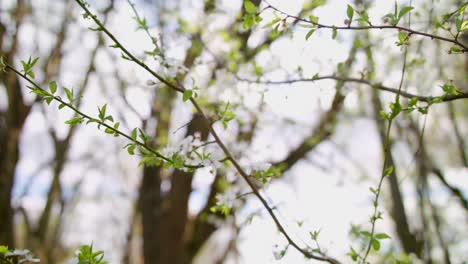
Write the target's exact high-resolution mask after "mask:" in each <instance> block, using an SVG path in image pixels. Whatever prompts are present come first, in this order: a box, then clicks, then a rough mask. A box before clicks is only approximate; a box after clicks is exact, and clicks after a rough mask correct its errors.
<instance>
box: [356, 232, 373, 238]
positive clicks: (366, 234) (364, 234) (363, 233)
mask: <svg viewBox="0 0 468 264" xmlns="http://www.w3.org/2000/svg"><path fill="white" fill-rule="evenodd" d="M359 233H360V234H361V235H363V236H365V237H371V236H372V234H371V232H369V231H361V232H359Z"/></svg>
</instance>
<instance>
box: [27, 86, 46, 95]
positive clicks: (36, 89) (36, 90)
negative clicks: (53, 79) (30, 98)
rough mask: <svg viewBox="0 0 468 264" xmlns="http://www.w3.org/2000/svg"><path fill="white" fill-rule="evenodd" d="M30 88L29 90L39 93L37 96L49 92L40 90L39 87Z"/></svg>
mask: <svg viewBox="0 0 468 264" xmlns="http://www.w3.org/2000/svg"><path fill="white" fill-rule="evenodd" d="M30 89H31V92H33V93H35V94H37V95H39V96H50V94H49V93H48V92H46V91H44V90H42V89H41V88H30Z"/></svg>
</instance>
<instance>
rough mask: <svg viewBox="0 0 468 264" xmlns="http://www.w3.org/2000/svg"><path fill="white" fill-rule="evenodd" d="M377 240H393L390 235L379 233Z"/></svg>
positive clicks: (376, 236)
mask: <svg viewBox="0 0 468 264" xmlns="http://www.w3.org/2000/svg"><path fill="white" fill-rule="evenodd" d="M375 238H377V239H388V238H391V237H390V236H389V235H387V234H385V233H378V234H376V235H375Z"/></svg>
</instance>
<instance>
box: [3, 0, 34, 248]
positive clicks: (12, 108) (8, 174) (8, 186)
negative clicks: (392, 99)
mask: <svg viewBox="0 0 468 264" xmlns="http://www.w3.org/2000/svg"><path fill="white" fill-rule="evenodd" d="M25 14H26V6H25V2H24V1H22V0H19V1H18V2H17V6H16V9H15V12H14V17H15V22H16V30H15V33H14V35H13V37H12V45H11V48H10V50H8V51H3V50H0V53H1V54H0V55H4V56H5V57H6V61H7V62H8V63H9V64H10V65H14V61H13V60H14V58H15V55H16V52H17V48H18V31H19V28H20V27H21V23H22V21H23V18H24V16H25ZM0 33H1V34H0V49H1V48H2V47H3V46H4V43H3V42H4V40H5V37H6V36H5V34H7V33H6V28H5V26H4V25H0ZM0 81H1V83H2V84H3V85H4V86H5V88H6V94H7V97H8V109H7V110H6V112H5V113H4V114H3V115H2V116H3V120H0V122H2V123H3V125H0V130H2V131H0V244H2V245H8V246H10V247H14V246H15V244H14V242H15V238H14V225H13V208H12V205H11V195H12V189H13V185H14V176H15V168H16V164H17V162H18V158H19V141H20V135H21V131H22V129H23V125H24V122H25V121H26V118H27V116H28V114H29V111H30V109H31V108H30V106H28V105H26V103H25V102H24V99H23V94H22V91H21V86H20V82H19V80H18V77H17V76H16V74H15V73H13V72H6V73H0ZM0 124H1V123H0Z"/></svg>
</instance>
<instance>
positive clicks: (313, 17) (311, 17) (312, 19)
mask: <svg viewBox="0 0 468 264" xmlns="http://www.w3.org/2000/svg"><path fill="white" fill-rule="evenodd" d="M309 21H310V22H312V23H313V24H317V23H318V22H319V18H318V17H317V16H313V15H310V16H309Z"/></svg>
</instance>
